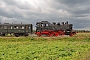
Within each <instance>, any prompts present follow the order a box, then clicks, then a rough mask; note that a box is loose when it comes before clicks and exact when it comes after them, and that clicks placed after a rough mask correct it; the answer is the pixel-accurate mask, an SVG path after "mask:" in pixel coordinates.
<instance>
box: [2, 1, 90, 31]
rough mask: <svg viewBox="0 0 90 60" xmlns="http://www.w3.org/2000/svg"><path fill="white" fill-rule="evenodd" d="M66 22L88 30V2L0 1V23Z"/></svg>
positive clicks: (89, 19) (89, 3) (89, 11)
mask: <svg viewBox="0 0 90 60" xmlns="http://www.w3.org/2000/svg"><path fill="white" fill-rule="evenodd" d="M38 21H49V22H51V23H52V22H66V21H68V22H69V23H71V24H73V25H74V29H85V30H90V0H0V22H2V23H8V22H9V23H21V22H22V23H32V24H33V25H34V26H35V23H36V22H38Z"/></svg>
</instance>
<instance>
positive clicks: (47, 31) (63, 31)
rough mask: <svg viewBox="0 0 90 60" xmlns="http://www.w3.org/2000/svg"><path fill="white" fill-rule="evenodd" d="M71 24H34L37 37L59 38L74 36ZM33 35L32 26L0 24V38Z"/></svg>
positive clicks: (43, 22) (45, 22)
mask: <svg viewBox="0 0 90 60" xmlns="http://www.w3.org/2000/svg"><path fill="white" fill-rule="evenodd" d="M72 26H73V24H68V22H66V23H64V22H62V24H60V23H59V22H58V23H56V22H53V23H52V24H51V23H49V22H48V21H41V22H37V23H36V32H35V34H36V35H38V36H42V35H45V36H59V35H70V36H72V35H74V34H76V32H75V31H73V29H72V28H73V27H72ZM32 33H33V25H32V24H22V23H21V24H13V23H12V24H9V23H4V24H1V23H0V36H5V35H7V34H10V35H12V34H13V35H15V36H16V37H19V36H28V35H29V34H32Z"/></svg>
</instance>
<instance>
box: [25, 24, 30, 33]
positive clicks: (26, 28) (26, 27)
mask: <svg viewBox="0 0 90 60" xmlns="http://www.w3.org/2000/svg"><path fill="white" fill-rule="evenodd" d="M25 32H26V33H28V32H29V26H28V25H25Z"/></svg>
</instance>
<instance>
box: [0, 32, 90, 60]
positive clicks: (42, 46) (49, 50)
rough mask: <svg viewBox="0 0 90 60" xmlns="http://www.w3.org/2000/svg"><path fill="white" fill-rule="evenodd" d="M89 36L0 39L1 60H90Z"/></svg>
mask: <svg viewBox="0 0 90 60" xmlns="http://www.w3.org/2000/svg"><path fill="white" fill-rule="evenodd" d="M89 36H90V34H89V33H88V34H87V33H86V34H85V33H83V34H82V33H81V34H80V33H78V34H76V35H75V36H73V37H18V38H16V37H0V60H89V59H90V58H89V57H90V56H89V54H90V37H89Z"/></svg>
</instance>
